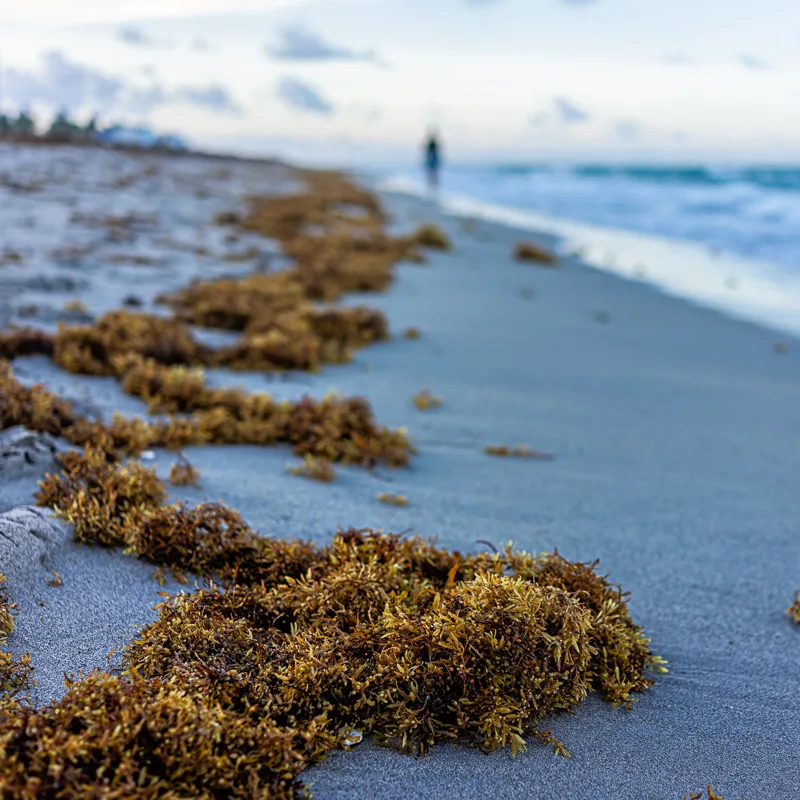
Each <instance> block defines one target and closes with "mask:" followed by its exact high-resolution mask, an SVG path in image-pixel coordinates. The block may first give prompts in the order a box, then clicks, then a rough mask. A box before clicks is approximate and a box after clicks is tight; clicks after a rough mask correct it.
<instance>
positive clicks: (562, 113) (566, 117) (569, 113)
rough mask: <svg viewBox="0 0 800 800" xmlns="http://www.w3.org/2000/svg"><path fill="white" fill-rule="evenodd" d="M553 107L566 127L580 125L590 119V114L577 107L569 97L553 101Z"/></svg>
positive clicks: (557, 98) (560, 97)
mask: <svg viewBox="0 0 800 800" xmlns="http://www.w3.org/2000/svg"><path fill="white" fill-rule="evenodd" d="M553 105H554V106H555V111H556V115H557V116H558V118H559V120H560V121H561V122H563V123H564V124H565V125H580V124H581V123H583V122H587V121H588V119H589V114H588V112H586V111H585V110H584V109H582V108H580V107H579V106H576V105H575V104H574V103H573V102H572V101H571V100H570V99H569V98H567V97H562V96H559V97H556V98H555V99H554V100H553Z"/></svg>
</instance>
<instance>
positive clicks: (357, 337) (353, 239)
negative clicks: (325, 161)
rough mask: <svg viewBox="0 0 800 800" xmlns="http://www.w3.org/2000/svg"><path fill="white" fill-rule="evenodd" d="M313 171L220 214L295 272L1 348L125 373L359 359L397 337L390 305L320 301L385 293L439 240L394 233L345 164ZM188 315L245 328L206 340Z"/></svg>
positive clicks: (211, 287)
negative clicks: (242, 212)
mask: <svg viewBox="0 0 800 800" xmlns="http://www.w3.org/2000/svg"><path fill="white" fill-rule="evenodd" d="M303 176H304V179H305V181H306V183H307V187H306V189H305V190H304V191H302V192H300V193H297V194H293V195H285V196H277V197H266V198H264V197H262V198H250V206H251V210H250V212H249V214H248V215H247V216H246V217H244V218H243V219H240V218H239V217H238V216H237V215H235V214H224V215H221V216H220V217H219V219H218V221H219V222H221V223H226V224H237V225H238V226H239V227H240V228H242V229H244V230H248V231H251V232H258V233H260V234H262V235H265V236H269V237H271V238H273V239H275V240H277V241H278V242H279V244H280V245H281V247H282V249H283V252H284V254H285V255H286V256H287V257H288V258H290V259H291V266H289V267H287V268H286V269H282V270H279V271H275V272H269V273H259V272H256V273H252V274H250V275H247V276H245V277H244V278H238V279H237V278H220V279H216V280H207V281H202V280H197V281H194V282H193V283H191V284H190V285H189V286H186V287H184V288H183V289H181V290H179V291H177V292H174V293H172V294H168V295H163V296H161V297H159V298H158V300H159V302H162V303H164V304H167V305H169V306H170V307H171V308H172V310H173V312H174V316H173V317H171V318H164V317H159V316H155V315H152V314H142V313H133V312H129V311H128V312H126V311H114V312H111V313H109V314H106V315H104V316H103V317H101V318H100V319H99V320H97V321H96V322H95V323H93V324H91V325H81V326H71V327H62V328H61V329H60V330H59V331H58V332H57V333H56V334H54V335H48V334H46V333H43V332H41V331H37V330H35V329H20V330H16V331H12V332H10V333H5V334H2V335H0V356H2V357H4V358H9V359H13V358H15V357H17V356H21V355H31V354H44V355H47V356H50V357H51V358H53V360H54V361H55V362H56V363H57V364H58V365H59V366H61V367H63V368H64V369H66V370H68V371H70V372H75V373H79V374H84V375H117V376H118V377H120V373H122V374H124V369H125V364H126V363H127V362H128V361H129V359H130V357H132V356H136V355H138V356H141V357H142V358H145V359H152V360H154V361H156V362H158V363H159V364H163V365H167V366H170V365H175V364H181V365H186V366H194V367H215V366H217V367H218V366H224V367H227V368H229V369H234V370H263V371H284V370H290V369H299V370H307V371H315V370H318V369H319V368H320V366H321V365H322V364H326V363H334V364H336V363H344V362H347V361H349V360H350V359H351V357H352V353H353V350H355V349H357V348H359V347H364V346H366V345H368V344H371V343H373V342H377V341H381V340H385V339H387V338H389V327H388V323H387V321H386V318H385V316H384V315H383V314H382V313H381V312H379V311H376V310H374V309H370V308H367V307H364V306H358V307H349V308H337V307H333V306H319V305H318V302H319V301H325V302H328V303H330V302H332V301H335V300H339V299H340V298H341V297H342V296H343V295H344V294H346V293H355V292H375V291H384V290H385V289H386V288H387V287H388V286H389V284H390V283H391V281H392V271H393V268H394V266H395V265H396V264H397V263H399V262H400V261H403V260H414V261H418V260H420V259H421V258H422V256H421V254H420V251H419V249H418V248H419V247H420V246H431V242H433V241H434V239H432V238H431V233H430V230H429V229H428V228H425V227H423V228H421V229H420V231H418V232H417V233H416V234H414V235H412V236H407V237H391V236H389V235H388V234H387V233H386V232H385V230H384V228H385V224H386V219H385V216H384V214H383V212H382V210H381V209H380V205H379V203H378V201H377V199H376V198H375V196H374V195H372V194H370V193H369V192H366V191H364V190H362V189H359V188H358V187H356V186H354V185H353V184H352V183H351V182H350V181H348V180H347V179H346V178H345V177H344V176H342V175H339V174H338V173H322V174H320V175H314V174H313V173H309V174H305V173H303ZM440 235H441V234H440ZM188 324H194V325H202V326H205V327H208V328H218V329H224V330H230V331H238V332H240V333H241V334H242V336H241V337H240V339H239V340H238V341H237V342H236V343H235V344H233V345H231V346H229V347H224V348H220V349H218V350H212V349H211V348H209V347H206V346H203V345H201V344H199V343H198V342H197V341H196V340H195V339H194V337H193V336H192V334H191V331H190V330H189V328H188Z"/></svg>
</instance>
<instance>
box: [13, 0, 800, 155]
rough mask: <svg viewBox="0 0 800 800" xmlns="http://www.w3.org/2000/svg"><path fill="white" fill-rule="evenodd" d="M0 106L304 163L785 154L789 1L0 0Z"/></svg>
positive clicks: (798, 117) (797, 53)
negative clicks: (442, 149) (431, 148)
mask: <svg viewBox="0 0 800 800" xmlns="http://www.w3.org/2000/svg"><path fill="white" fill-rule="evenodd" d="M0 56H1V57H2V62H3V68H4V78H5V80H4V91H3V103H4V107H5V109H6V110H11V109H13V108H15V107H16V106H17V105H20V104H24V105H28V106H31V107H33V108H34V109H38V110H40V112H41V113H43V114H46V113H49V112H50V111H52V110H54V109H55V107H56V106H57V105H59V104H65V105H68V106H69V108H70V109H71V110H72V111H73V112H74V113H76V114H79V115H86V114H90V113H92V112H95V111H99V112H100V113H101V115H102V116H103V117H104V118H105V119H108V120H110V119H123V120H125V121H128V122H131V123H139V122H145V123H148V124H151V125H154V126H156V127H157V128H159V129H162V130H168V131H172V132H177V133H182V134H184V135H186V134H188V135H190V136H191V137H192V138H194V139H195V140H196V141H198V142H199V143H202V144H204V145H210V146H216V147H225V148H236V149H240V150H246V151H249V152H258V153H269V152H278V153H280V154H282V155H286V156H289V157H294V158H303V159H305V160H308V161H320V160H322V161H325V160H328V161H346V162H349V163H357V162H376V161H383V162H386V161H403V160H406V159H408V158H409V157H411V156H409V154H412V153H413V154H414V155H415V154H416V150H415V148H416V147H417V146H418V143H419V141H420V139H421V137H422V135H423V134H424V131H425V129H426V127H427V126H428V125H430V124H436V125H438V126H439V127H440V129H441V131H442V134H443V137H444V140H445V144H446V146H447V151H448V153H449V154H450V156H451V158H453V159H454V160H461V161H497V160H506V161H507V160H520V161H522V160H526V161H527V160H544V159H546V160H558V161H575V160H604V161H605V160H613V161H652V160H657V161H678V162H697V161H736V162H744V161H761V162H765V161H766V162H798V161H800V2H798V0H759V1H758V2H755V0H670V1H669V2H665V1H664V0H315V2H303V0H139V2H133V1H132V0H114V1H113V2H110V1H109V0H70V2H64V0H4V2H3V3H2V5H0Z"/></svg>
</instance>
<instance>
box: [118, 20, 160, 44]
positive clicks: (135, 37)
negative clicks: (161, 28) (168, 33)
mask: <svg viewBox="0 0 800 800" xmlns="http://www.w3.org/2000/svg"><path fill="white" fill-rule="evenodd" d="M117 39H119V40H120V41H121V42H125V44H130V45H133V46H134V47H158V42H156V41H155V39H151V38H150V37H149V36H148V35H147V34H146V33H145V32H144V31H143V30H142V29H141V28H137V27H136V26H135V25H123V26H122V27H121V28H120V29H119V30H118V31H117Z"/></svg>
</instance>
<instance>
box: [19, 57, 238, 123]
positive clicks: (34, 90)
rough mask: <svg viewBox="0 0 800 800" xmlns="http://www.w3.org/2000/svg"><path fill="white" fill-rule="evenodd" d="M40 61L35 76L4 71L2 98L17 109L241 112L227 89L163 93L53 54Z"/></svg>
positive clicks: (161, 88)
mask: <svg viewBox="0 0 800 800" xmlns="http://www.w3.org/2000/svg"><path fill="white" fill-rule="evenodd" d="M41 60H42V69H41V70H40V71H39V72H33V71H26V70H18V69H14V68H13V67H10V68H9V69H7V70H6V96H7V97H8V98H9V99H10V100H11V101H12V102H14V103H15V104H16V105H17V106H18V107H29V106H31V105H34V104H41V105H44V106H49V107H50V108H51V109H53V108H55V109H66V110H68V111H70V112H72V113H80V112H81V111H87V110H88V111H97V110H98V109H102V110H103V112H104V113H110V114H113V113H117V114H119V113H136V114H149V113H150V112H152V111H153V110H155V109H156V108H159V107H162V106H168V105H175V104H182V105H190V106H194V107H195V108H205V109H209V110H212V111H217V112H221V113H227V114H241V113H242V109H241V107H240V106H239V105H238V104H237V103H236V102H235V101H234V99H233V98H232V97H231V95H230V93H229V92H228V90H227V89H225V88H224V87H222V86H219V85H215V84H212V85H209V86H191V85H182V86H179V87H177V88H175V89H166V88H165V87H164V86H162V85H161V84H160V83H158V82H156V81H155V80H154V81H153V82H152V83H150V84H149V85H148V86H138V85H136V84H133V83H130V82H127V81H125V80H123V79H122V78H119V77H116V76H113V75H108V74H106V73H104V72H101V71H100V70H97V69H94V68H93V67H89V66H86V65H84V64H79V63H77V62H75V61H71V60H70V59H69V58H67V57H66V56H65V55H64V54H63V53H60V52H58V51H53V52H49V53H45V54H44V55H43V56H42V59H41ZM151 74H153V73H151Z"/></svg>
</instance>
